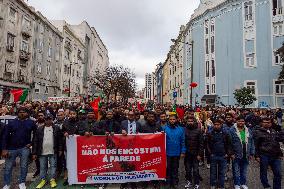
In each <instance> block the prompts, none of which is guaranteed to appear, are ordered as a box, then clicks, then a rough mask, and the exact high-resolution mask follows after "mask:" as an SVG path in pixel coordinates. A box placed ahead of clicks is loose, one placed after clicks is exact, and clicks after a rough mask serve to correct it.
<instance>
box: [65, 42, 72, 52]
mask: <svg viewBox="0 0 284 189" xmlns="http://www.w3.org/2000/svg"><path fill="white" fill-rule="evenodd" d="M64 46H65V48H66V49H68V50H69V51H72V45H71V42H70V41H65V45H64Z"/></svg>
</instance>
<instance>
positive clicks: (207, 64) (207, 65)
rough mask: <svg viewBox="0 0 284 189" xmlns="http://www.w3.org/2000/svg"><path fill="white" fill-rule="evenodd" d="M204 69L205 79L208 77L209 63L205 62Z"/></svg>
mask: <svg viewBox="0 0 284 189" xmlns="http://www.w3.org/2000/svg"><path fill="white" fill-rule="evenodd" d="M205 64H206V65H205V69H206V77H209V61H206V63H205Z"/></svg>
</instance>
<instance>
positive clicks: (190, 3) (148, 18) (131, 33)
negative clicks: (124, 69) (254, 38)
mask: <svg viewBox="0 0 284 189" xmlns="http://www.w3.org/2000/svg"><path fill="white" fill-rule="evenodd" d="M28 3H29V4H30V5H32V6H34V7H35V8H36V10H39V11H40V12H42V13H43V15H45V16H46V17H47V18H48V19H55V20H61V19H64V20H66V21H67V22H69V23H70V24H80V23H81V22H82V21H83V20H86V21H87V22H88V23H89V24H90V25H91V26H94V27H95V28H96V30H97V32H98V33H99V35H100V37H101V38H102V40H103V42H104V43H105V45H106V46H107V48H108V51H109V57H110V63H111V64H123V65H126V66H128V67H130V68H131V69H133V71H134V72H135V73H136V77H137V83H138V87H139V88H140V89H141V88H142V87H144V75H145V73H147V72H153V71H154V69H155V67H156V64H158V63H159V62H164V61H165V59H166V55H167V52H168V51H169V48H170V45H171V41H170V40H171V39H172V38H176V37H177V35H178V32H179V27H180V25H182V24H186V23H187V22H188V20H189V18H190V15H191V14H192V13H193V10H194V9H196V8H197V6H198V4H199V0H29V1H28Z"/></svg>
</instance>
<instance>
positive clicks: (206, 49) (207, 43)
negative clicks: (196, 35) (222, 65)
mask: <svg viewBox="0 0 284 189" xmlns="http://www.w3.org/2000/svg"><path fill="white" fill-rule="evenodd" d="M205 51H206V54H209V40H208V39H205Z"/></svg>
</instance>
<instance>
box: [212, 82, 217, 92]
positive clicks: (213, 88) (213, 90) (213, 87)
mask: <svg viewBox="0 0 284 189" xmlns="http://www.w3.org/2000/svg"><path fill="white" fill-rule="evenodd" d="M215 93H216V89H215V84H212V94H215Z"/></svg>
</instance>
